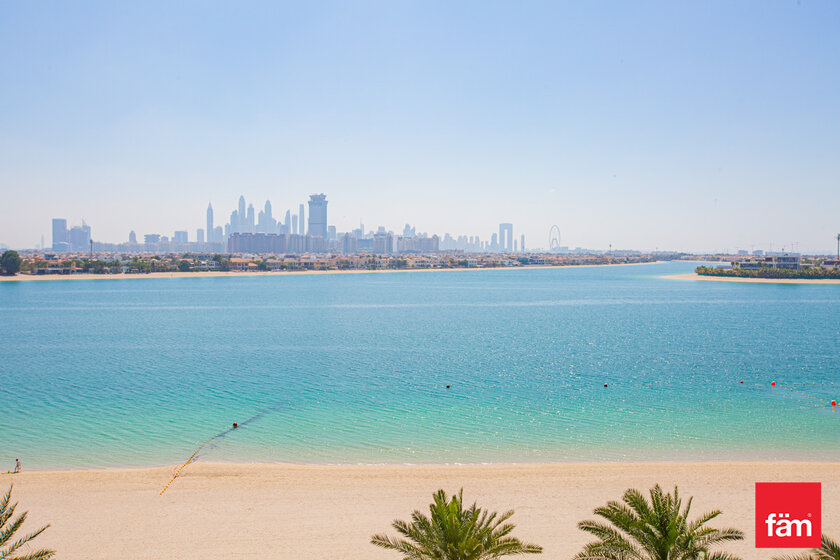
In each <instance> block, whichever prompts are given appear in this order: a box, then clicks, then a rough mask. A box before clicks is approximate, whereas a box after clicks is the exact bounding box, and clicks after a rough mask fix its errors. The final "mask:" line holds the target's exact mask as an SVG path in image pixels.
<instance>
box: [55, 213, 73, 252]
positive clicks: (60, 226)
mask: <svg viewBox="0 0 840 560" xmlns="http://www.w3.org/2000/svg"><path fill="white" fill-rule="evenodd" d="M68 241H69V237H68V233H67V220H65V219H64V218H53V221H52V248H53V251H56V252H58V251H66V250H67V242H68ZM60 244H63V245H60Z"/></svg>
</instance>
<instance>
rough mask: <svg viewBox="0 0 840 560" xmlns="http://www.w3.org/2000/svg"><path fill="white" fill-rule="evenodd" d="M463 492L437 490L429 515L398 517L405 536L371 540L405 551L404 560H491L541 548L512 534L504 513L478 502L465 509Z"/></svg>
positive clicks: (396, 524) (508, 515)
mask: <svg viewBox="0 0 840 560" xmlns="http://www.w3.org/2000/svg"><path fill="white" fill-rule="evenodd" d="M463 495H464V491H463V490H461V491H460V492H459V493H458V494H457V495H453V496H452V497H451V499H449V498H447V496H446V492H444V491H443V490H438V491H437V492H436V493H435V494H434V495H433V501H432V503H431V504H430V505H429V515H428V516H426V515H425V514H423V513H422V512H421V511H414V513H412V514H411V522H406V521H400V520H396V521H394V522H393V523H392V525H391V526H392V527H393V528H394V529H395V530H396V531H397V533H399V534H400V535H401V536H402V538H393V537H389V536H388V535H384V534H379V535H373V537H372V538H371V541H370V542H371V543H372V544H374V545H376V546H380V547H382V548H385V549H388V550H394V551H396V552H399V553H400V554H402V557H403V559H404V560H488V559H493V558H501V557H503V556H513V555H518V554H538V553H540V552H542V548H541V547H539V546H537V545H533V544H528V543H523V542H522V541H520V540H519V539H517V538H514V537H511V536H510V534H511V533H512V532H513V530H514V528H515V526H514V525H513V524H512V523H509V522H508V520H509V519H510V518H511V516H513V511H512V510H511V511H506V512H504V513H502V514H499V513H497V512H489V511H484V510H482V509H481V508H479V507H478V506H477V505H476V504H473V505H472V506H470V507H468V508H466V509H465V508H464V499H463Z"/></svg>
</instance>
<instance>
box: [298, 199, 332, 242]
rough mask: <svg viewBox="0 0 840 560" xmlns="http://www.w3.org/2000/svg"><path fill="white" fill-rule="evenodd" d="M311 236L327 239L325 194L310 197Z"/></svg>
mask: <svg viewBox="0 0 840 560" xmlns="http://www.w3.org/2000/svg"><path fill="white" fill-rule="evenodd" d="M302 206H303V205H301V211H303V207H302ZM309 235H311V236H312V237H323V238H324V239H326V238H327V195H325V194H324V193H321V194H312V195H309Z"/></svg>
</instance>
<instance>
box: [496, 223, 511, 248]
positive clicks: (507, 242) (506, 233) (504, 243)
mask: <svg viewBox="0 0 840 560" xmlns="http://www.w3.org/2000/svg"><path fill="white" fill-rule="evenodd" d="M499 250H501V251H505V252H510V251H513V224H499Z"/></svg>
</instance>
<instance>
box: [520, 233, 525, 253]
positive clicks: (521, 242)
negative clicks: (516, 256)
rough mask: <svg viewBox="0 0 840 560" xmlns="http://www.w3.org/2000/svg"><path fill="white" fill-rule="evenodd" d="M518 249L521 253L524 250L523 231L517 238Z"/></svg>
mask: <svg viewBox="0 0 840 560" xmlns="http://www.w3.org/2000/svg"><path fill="white" fill-rule="evenodd" d="M519 251H520V252H522V253H524V252H525V234H524V233H523V234H522V236H521V237H520V238H519Z"/></svg>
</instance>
